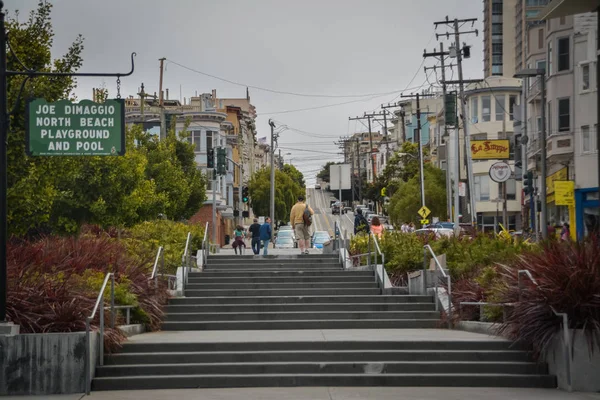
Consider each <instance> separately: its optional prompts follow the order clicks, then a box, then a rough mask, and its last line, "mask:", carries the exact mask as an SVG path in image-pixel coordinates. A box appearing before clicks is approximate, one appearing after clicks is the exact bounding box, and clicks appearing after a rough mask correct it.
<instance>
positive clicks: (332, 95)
mask: <svg viewBox="0 0 600 400" xmlns="http://www.w3.org/2000/svg"><path fill="white" fill-rule="evenodd" d="M167 61H169V62H170V63H172V64H175V65H177V66H179V67H181V68H183V69H187V70H188V71H191V72H195V73H197V74H200V75H204V76H208V77H209V78H213V79H217V80H220V81H223V82H227V83H231V84H232V85H237V86H243V87H247V88H252V89H256V90H262V91H264V92H269V93H275V94H285V95H289V96H299V97H323V98H344V97H370V96H387V95H388V94H394V93H398V92H400V91H401V90H392V91H389V92H382V93H365V94H347V95H342V94H339V95H338V94H308V93H296V92H287V91H283V90H275V89H269V88H264V87H260V86H255V85H248V84H245V83H240V82H235V81H232V80H230V79H226V78H221V77H219V76H216V75H212V74H209V73H207V72H202V71H199V70H197V69H194V68H191V67H188V66H186V65H183V64H180V63H178V62H176V61H173V60H171V59H167Z"/></svg>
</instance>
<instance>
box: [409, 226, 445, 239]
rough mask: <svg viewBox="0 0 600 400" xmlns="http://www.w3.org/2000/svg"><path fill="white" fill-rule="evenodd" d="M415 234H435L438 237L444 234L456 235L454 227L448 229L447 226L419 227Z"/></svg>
mask: <svg viewBox="0 0 600 400" xmlns="http://www.w3.org/2000/svg"><path fill="white" fill-rule="evenodd" d="M415 235H419V236H428V235H431V236H435V237H436V238H441V237H442V236H445V237H451V236H453V235H454V230H453V229H446V228H423V229H417V230H416V231H415Z"/></svg>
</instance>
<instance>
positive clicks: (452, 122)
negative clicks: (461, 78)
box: [444, 93, 456, 126]
mask: <svg viewBox="0 0 600 400" xmlns="http://www.w3.org/2000/svg"><path fill="white" fill-rule="evenodd" d="M444 118H445V120H446V125H448V126H456V93H448V94H446V97H445V98H444Z"/></svg>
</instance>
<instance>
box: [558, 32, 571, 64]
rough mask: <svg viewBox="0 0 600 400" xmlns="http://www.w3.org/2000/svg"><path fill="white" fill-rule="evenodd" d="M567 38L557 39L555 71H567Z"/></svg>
mask: <svg viewBox="0 0 600 400" xmlns="http://www.w3.org/2000/svg"><path fill="white" fill-rule="evenodd" d="M569 40H570V39H569V38H568V37H565V38H560V39H558V68H557V71H568V70H569V68H570V62H569Z"/></svg>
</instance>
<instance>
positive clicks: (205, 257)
mask: <svg viewBox="0 0 600 400" xmlns="http://www.w3.org/2000/svg"><path fill="white" fill-rule="evenodd" d="M202 257H203V258H202V265H204V266H206V263H207V262H208V222H207V223H206V226H205V227H204V238H203V239H202Z"/></svg>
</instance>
